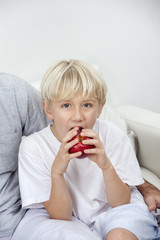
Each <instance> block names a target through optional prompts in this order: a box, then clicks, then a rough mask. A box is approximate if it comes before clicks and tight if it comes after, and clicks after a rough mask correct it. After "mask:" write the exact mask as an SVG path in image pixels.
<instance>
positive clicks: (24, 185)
mask: <svg viewBox="0 0 160 240" xmlns="http://www.w3.org/2000/svg"><path fill="white" fill-rule="evenodd" d="M18 167H19V185H20V193H21V199H22V207H23V208H40V207H44V205H43V202H45V201H47V200H49V196H50V189H51V175H50V171H48V170H47V169H46V168H47V167H46V165H45V163H44V162H43V159H42V158H41V157H40V149H39V147H38V144H37V143H36V141H35V140H34V139H32V136H30V137H27V138H25V139H24V140H23V141H22V143H21V145H20V149H19V166H18Z"/></svg>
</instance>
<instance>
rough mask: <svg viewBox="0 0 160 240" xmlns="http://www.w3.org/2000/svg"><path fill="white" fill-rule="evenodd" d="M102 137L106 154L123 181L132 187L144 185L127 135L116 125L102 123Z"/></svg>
mask: <svg viewBox="0 0 160 240" xmlns="http://www.w3.org/2000/svg"><path fill="white" fill-rule="evenodd" d="M100 125H101V127H99V129H100V132H99V134H100V136H101V139H102V142H103V144H104V147H105V150H106V154H107V156H108V158H109V160H110V161H111V163H112V164H113V166H114V168H115V170H116V172H117V174H118V175H119V177H120V178H121V180H122V181H123V182H125V183H127V184H128V185H130V186H136V185H140V184H142V183H144V180H143V177H142V174H141V170H140V166H139V163H138V160H137V158H136V155H135V152H134V150H133V147H132V145H131V142H130V140H129V138H128V137H127V135H126V134H125V133H123V132H122V131H121V130H120V129H119V128H118V127H117V126H115V125H114V124H112V123H110V122H107V121H101V122H100Z"/></svg>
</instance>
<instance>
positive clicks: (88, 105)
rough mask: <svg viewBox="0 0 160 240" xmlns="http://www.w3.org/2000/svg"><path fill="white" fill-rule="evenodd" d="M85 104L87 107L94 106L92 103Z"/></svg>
mask: <svg viewBox="0 0 160 240" xmlns="http://www.w3.org/2000/svg"><path fill="white" fill-rule="evenodd" d="M83 106H84V107H85V108H89V107H91V106H92V104H91V103H85V104H84V105H83Z"/></svg>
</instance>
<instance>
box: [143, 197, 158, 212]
mask: <svg viewBox="0 0 160 240" xmlns="http://www.w3.org/2000/svg"><path fill="white" fill-rule="evenodd" d="M145 202H146V203H147V205H148V209H149V211H154V210H155V209H156V207H157V206H156V200H155V199H154V198H153V197H148V198H146V199H145Z"/></svg>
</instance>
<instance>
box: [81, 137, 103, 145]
mask: <svg viewBox="0 0 160 240" xmlns="http://www.w3.org/2000/svg"><path fill="white" fill-rule="evenodd" d="M82 143H83V144H84V145H94V146H97V147H98V146H100V145H101V144H100V142H99V141H98V139H93V138H91V139H86V140H83V141H82Z"/></svg>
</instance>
